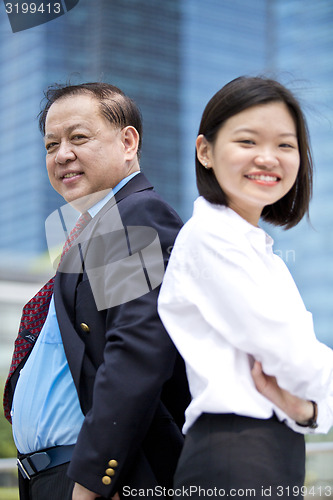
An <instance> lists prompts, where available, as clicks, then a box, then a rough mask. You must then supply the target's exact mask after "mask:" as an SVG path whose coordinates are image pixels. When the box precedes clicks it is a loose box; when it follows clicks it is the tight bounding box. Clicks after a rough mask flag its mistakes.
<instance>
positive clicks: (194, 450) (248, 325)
mask: <svg viewBox="0 0 333 500" xmlns="http://www.w3.org/2000/svg"><path fill="white" fill-rule="evenodd" d="M196 175H197V186H198V190H199V194H200V197H199V198H198V199H197V200H196V202H195V206H194V212H193V216H192V218H191V219H190V220H189V221H188V222H187V223H186V224H185V226H184V227H183V229H182V230H181V232H180V234H179V236H178V238H177V240H176V244H175V247H174V249H173V252H172V255H171V258H170V262H169V265H168V268H167V272H166V275H165V278H164V282H163V285H162V290H161V293H160V298H159V312H160V316H161V318H162V321H163V322H164V324H165V327H166V329H167V331H168V332H169V334H170V336H171V338H172V340H173V341H174V343H175V344H176V346H177V348H178V349H179V351H180V353H181V354H182V356H183V357H184V359H185V362H186V367H187V373H188V379H189V385H190V390H191V394H192V398H193V399H192V402H191V403H190V405H189V407H188V409H187V411H186V423H185V426H184V432H185V433H186V440H185V446H184V450H183V453H182V456H181V458H180V461H179V464H178V469H177V473H176V477H175V488H189V487H191V486H192V492H195V491H196V492H197V497H198V498H199V497H200V496H202V495H203V491H207V490H208V489H214V488H217V490H215V491H220V494H217V496H221V494H222V495H224V496H228V495H229V496H234V497H236V498H237V494H236V493H237V492H239V493H238V495H239V496H244V490H246V489H251V490H252V493H251V495H252V496H254V495H253V493H254V491H255V494H256V496H257V497H262V496H270V497H271V498H281V497H284V496H285V497H287V496H293V497H294V498H295V497H296V498H297V497H298V496H299V497H302V485H303V483H304V471H305V452H304V433H306V432H314V429H315V428H316V427H317V431H318V432H327V431H328V430H329V428H330V427H331V425H332V423H333V410H332V407H333V405H332V394H333V352H332V351H331V349H329V348H328V347H327V346H325V345H323V344H321V343H320V342H318V341H317V340H316V338H315V335H314V332H313V324H312V319H311V314H310V313H309V312H307V311H306V309H305V306H304V304H303V302H302V300H301V298H300V295H299V293H298V290H297V288H296V285H295V283H294V281H293V279H292V277H291V276H290V274H289V272H288V270H287V268H286V266H285V265H284V263H283V262H282V260H281V259H280V258H279V257H278V256H277V255H275V254H273V251H272V243H273V242H272V239H271V238H270V237H269V236H268V235H267V234H266V233H265V232H264V231H263V230H262V229H261V228H259V227H258V223H259V219H260V218H262V219H263V220H265V221H267V222H270V223H272V224H275V225H279V226H283V227H285V228H291V227H293V226H295V225H296V224H297V223H298V222H299V221H300V220H301V219H302V218H303V216H304V215H305V214H307V213H308V207H309V201H310V197H311V188H312V161H311V155H310V146H309V140H308V134H307V127H306V123H305V119H304V116H303V114H302V111H301V109H300V106H299V103H298V102H297V100H296V99H295V97H294V96H293V95H292V93H291V92H290V91H288V90H287V89H286V88H285V87H283V86H282V85H281V84H279V83H278V82H276V81H273V80H269V79H264V78H247V77H241V78H237V79H236V80H233V81H232V82H230V83H229V84H227V85H226V86H225V87H223V88H222V89H221V90H220V91H219V92H217V94H215V96H214V97H213V98H212V99H211V100H210V101H209V103H208V104H207V106H206V108H205V110H204V113H203V116H202V120H201V125H200V129H199V136H198V138H197V141H196ZM261 367H262V369H261ZM262 370H263V371H262ZM251 372H252V374H251ZM274 377H275V378H274ZM280 388H281V389H280ZM259 391H260V392H261V393H262V394H261V393H260V392H259ZM288 391H289V392H288ZM291 394H293V395H294V396H292V395H291ZM264 396H267V398H268V399H267V398H266V397H264ZM330 398H331V399H330ZM295 420H296V421H295ZM193 488H194V489H193ZM195 488H197V489H196V490H195ZM200 488H202V490H201V494H200ZM213 491H214V490H213ZM221 492H222V493H221ZM192 498H196V496H195V494H194V495H192Z"/></svg>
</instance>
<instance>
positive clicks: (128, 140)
mask: <svg viewBox="0 0 333 500" xmlns="http://www.w3.org/2000/svg"><path fill="white" fill-rule="evenodd" d="M121 134H122V141H123V144H124V151H125V155H126V159H127V160H133V159H134V158H135V156H136V154H137V152H138V147H139V140H140V136H139V132H138V131H137V130H136V128H135V127H132V126H131V125H129V126H127V127H124V128H123V129H122V131H121Z"/></svg>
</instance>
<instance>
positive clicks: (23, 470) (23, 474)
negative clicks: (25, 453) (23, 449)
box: [16, 458, 31, 481]
mask: <svg viewBox="0 0 333 500" xmlns="http://www.w3.org/2000/svg"><path fill="white" fill-rule="evenodd" d="M16 465H17V468H18V470H19V471H20V472H21V474H22V476H23V477H24V478H25V479H29V481H30V479H31V477H30V476H29V474H28V472H27V470H26V468H25V467H24V465H23V464H22V462H21V460H20V459H19V458H17V459H16Z"/></svg>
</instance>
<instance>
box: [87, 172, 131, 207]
mask: <svg viewBox="0 0 333 500" xmlns="http://www.w3.org/2000/svg"><path fill="white" fill-rule="evenodd" d="M139 173H140V171H139V170H138V171H137V172H133V174H130V175H128V176H127V177H125V178H124V179H122V180H121V181H120V182H119V183H118V184H117V185H116V186H115V187H114V188H113V189H111V190H110V191H108V193H107V195H106V196H104V198H102V199H101V200H99V201H98V202H97V203H96V204H95V205H93V206H92V207H90V208H89V210H88V212H89V214H90V215H91V217H95V215H96V214H98V212H99V211H100V210H101V209H102V208H103V207H104V205H106V203H107V202H108V201H109V200H111V198H112V197H113V196H114V195H115V194H116V193H118V191H120V190H121V188H123V187H124V186H125V185H126V184H127V183H128V182H129V181H130V180H131V179H133V177H135V176H136V175H137V174H139Z"/></svg>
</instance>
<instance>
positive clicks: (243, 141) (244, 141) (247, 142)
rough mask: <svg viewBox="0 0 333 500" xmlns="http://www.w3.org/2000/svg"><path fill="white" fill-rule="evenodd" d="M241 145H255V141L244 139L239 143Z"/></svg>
mask: <svg viewBox="0 0 333 500" xmlns="http://www.w3.org/2000/svg"><path fill="white" fill-rule="evenodd" d="M239 142H240V143H241V144H249V145H251V146H252V145H253V144H255V142H254V141H252V140H251V139H243V140H242V141H239Z"/></svg>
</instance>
